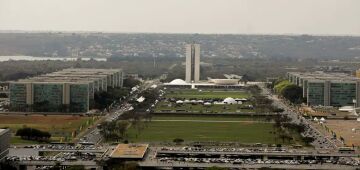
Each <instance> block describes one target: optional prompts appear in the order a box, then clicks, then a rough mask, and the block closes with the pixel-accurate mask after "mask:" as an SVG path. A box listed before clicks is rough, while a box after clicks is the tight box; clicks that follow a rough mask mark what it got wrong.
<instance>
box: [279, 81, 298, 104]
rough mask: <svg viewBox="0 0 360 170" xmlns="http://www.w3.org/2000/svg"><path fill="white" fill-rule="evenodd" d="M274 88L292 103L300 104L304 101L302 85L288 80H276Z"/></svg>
mask: <svg viewBox="0 0 360 170" xmlns="http://www.w3.org/2000/svg"><path fill="white" fill-rule="evenodd" d="M274 90H275V92H276V93H278V94H280V95H281V96H283V97H284V98H285V99H287V100H289V101H290V102H292V103H297V104H298V103H302V102H303V101H304V98H303V97H302V94H303V89H302V88H301V87H300V86H297V85H295V84H292V83H290V82H289V81H288V80H282V81H277V82H275V84H274Z"/></svg>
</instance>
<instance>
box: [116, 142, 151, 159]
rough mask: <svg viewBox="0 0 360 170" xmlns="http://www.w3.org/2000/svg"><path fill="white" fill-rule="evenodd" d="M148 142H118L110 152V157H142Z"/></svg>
mask: <svg viewBox="0 0 360 170" xmlns="http://www.w3.org/2000/svg"><path fill="white" fill-rule="evenodd" d="M148 147H149V145H148V144H118V145H117V147H116V148H115V149H114V151H113V152H112V153H111V155H110V157H111V158H122V159H142V158H143V157H144V155H145V153H146V151H147V149H148Z"/></svg>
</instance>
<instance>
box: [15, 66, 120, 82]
mask: <svg viewBox="0 0 360 170" xmlns="http://www.w3.org/2000/svg"><path fill="white" fill-rule="evenodd" d="M121 71H122V70H121V69H87V68H83V69H82V68H81V69H64V70H61V71H57V72H53V73H48V74H43V75H39V76H36V77H31V78H27V79H20V80H18V81H17V82H93V81H97V80H102V79H106V78H107V77H109V76H110V75H112V74H114V73H117V72H121Z"/></svg>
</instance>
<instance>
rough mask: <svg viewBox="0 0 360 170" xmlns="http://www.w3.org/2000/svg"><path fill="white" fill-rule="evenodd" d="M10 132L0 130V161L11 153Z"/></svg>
mask: <svg viewBox="0 0 360 170" xmlns="http://www.w3.org/2000/svg"><path fill="white" fill-rule="evenodd" d="M10 137H11V134H10V130H9V129H0V161H1V160H2V159H3V158H4V157H5V156H6V155H7V154H8V153H9V147H10Z"/></svg>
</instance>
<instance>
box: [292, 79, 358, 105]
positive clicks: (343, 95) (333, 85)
mask: <svg viewBox="0 0 360 170" xmlns="http://www.w3.org/2000/svg"><path fill="white" fill-rule="evenodd" d="M287 78H288V80H289V82H291V83H293V84H296V85H298V86H300V87H302V88H303V97H304V98H306V99H307V104H308V105H322V106H335V107H341V106H352V105H356V106H357V107H358V106H360V79H359V78H357V77H354V76H351V75H348V74H345V73H324V72H303V73H301V72H289V73H287Z"/></svg>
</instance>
